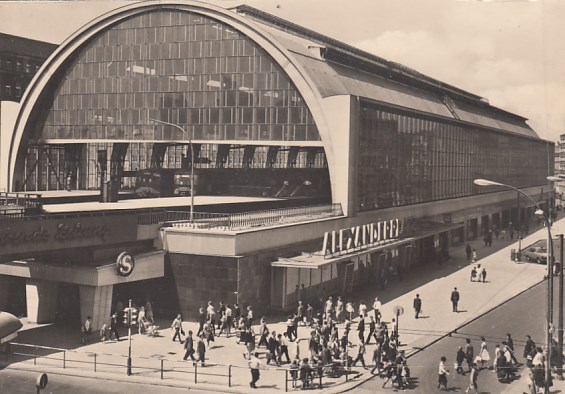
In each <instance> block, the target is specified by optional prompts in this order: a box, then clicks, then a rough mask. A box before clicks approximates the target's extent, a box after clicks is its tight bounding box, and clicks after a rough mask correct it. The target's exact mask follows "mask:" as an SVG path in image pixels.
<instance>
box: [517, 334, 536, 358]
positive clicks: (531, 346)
mask: <svg viewBox="0 0 565 394" xmlns="http://www.w3.org/2000/svg"><path fill="white" fill-rule="evenodd" d="M512 346H514V344H512ZM535 348H536V343H535V342H534V341H533V340H532V337H531V336H529V335H526V344H525V345H524V358H528V356H529V355H530V353H532V350H535Z"/></svg>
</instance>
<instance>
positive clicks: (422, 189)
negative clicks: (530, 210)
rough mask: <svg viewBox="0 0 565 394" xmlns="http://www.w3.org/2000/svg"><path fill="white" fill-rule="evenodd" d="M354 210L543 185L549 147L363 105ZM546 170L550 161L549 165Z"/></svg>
mask: <svg viewBox="0 0 565 394" xmlns="http://www.w3.org/2000/svg"><path fill="white" fill-rule="evenodd" d="M360 119H361V121H360V130H359V166H358V171H357V174H358V182H359V193H358V196H359V198H358V202H357V203H358V209H359V210H361V211H365V210H372V209H379V208H389V207H395V206H402V205H409V204H417V203H422V202H428V201H437V200H444V199H449V198H456V197H466V196H471V195H473V194H479V193H486V192H491V191H494V190H497V189H496V188H492V187H488V188H487V187H478V186H476V185H474V184H473V180H474V179H476V178H487V179H492V180H495V181H499V182H503V183H506V184H509V185H512V186H515V187H519V188H523V187H531V186H539V185H543V184H544V182H545V177H546V176H547V171H548V168H549V167H548V153H547V143H546V142H545V141H541V140H540V141H535V140H532V139H526V138H524V137H520V136H512V135H509V134H501V133H494V132H490V131H487V130H484V129H480V128H478V127H471V126H463V125H456V124H453V123H449V122H446V121H441V120H438V119H433V118H430V117H424V116H420V115H416V114H414V113H410V114H409V113H403V112H400V111H398V112H395V111H393V110H390V109H386V108H383V107H378V106H374V105H371V104H367V103H362V105H361V117H360ZM549 165H550V166H551V165H552V163H550V164H549Z"/></svg>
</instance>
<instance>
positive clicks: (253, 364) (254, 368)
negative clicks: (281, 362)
mask: <svg viewBox="0 0 565 394" xmlns="http://www.w3.org/2000/svg"><path fill="white" fill-rule="evenodd" d="M258 357H259V353H254V354H253V356H252V357H251V359H249V361H248V364H249V370H250V371H251V382H249V387H251V388H252V389H256V388H257V385H256V383H257V381H258V380H259V376H260V374H259V368H260V367H261V361H260V360H259V358H258Z"/></svg>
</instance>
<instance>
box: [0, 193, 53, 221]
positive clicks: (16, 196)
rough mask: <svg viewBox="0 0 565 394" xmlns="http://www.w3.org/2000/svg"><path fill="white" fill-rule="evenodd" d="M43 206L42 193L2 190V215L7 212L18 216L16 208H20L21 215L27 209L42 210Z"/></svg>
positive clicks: (0, 210)
mask: <svg viewBox="0 0 565 394" xmlns="http://www.w3.org/2000/svg"><path fill="white" fill-rule="evenodd" d="M42 207H43V204H42V201H41V194H35V193H8V192H0V215H1V214H2V213H5V214H6V215H7V216H14V217H17V216H18V213H17V212H14V210H17V209H18V208H19V209H20V210H21V212H20V213H19V214H20V215H21V214H23V213H25V212H26V211H38V210H41V208H42Z"/></svg>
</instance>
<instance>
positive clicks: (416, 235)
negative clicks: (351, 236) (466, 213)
mask: <svg viewBox="0 0 565 394" xmlns="http://www.w3.org/2000/svg"><path fill="white" fill-rule="evenodd" d="M462 226H463V223H437V222H427V221H421V222H415V223H414V225H413V227H412V228H411V229H410V231H411V233H413V235H412V236H410V237H405V238H402V239H398V240H395V241H392V242H388V243H385V244H382V245H377V246H372V247H368V248H363V249H359V250H357V251H355V252H351V253H347V254H343V255H339V256H335V257H331V258H325V257H324V256H323V255H322V252H314V253H302V254H301V255H299V256H295V257H288V258H284V257H280V258H279V259H278V260H276V261H273V262H271V267H286V268H309V269H320V268H322V267H323V266H325V265H328V264H333V263H339V262H342V261H347V260H349V259H351V258H353V257H357V256H362V255H364V254H369V253H374V252H378V251H381V250H386V249H390V248H396V247H399V246H402V245H405V244H409V243H412V242H414V241H416V240H418V239H422V238H426V237H429V236H431V235H435V234H439V233H443V232H445V231H450V230H453V229H456V228H460V227H462Z"/></svg>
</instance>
